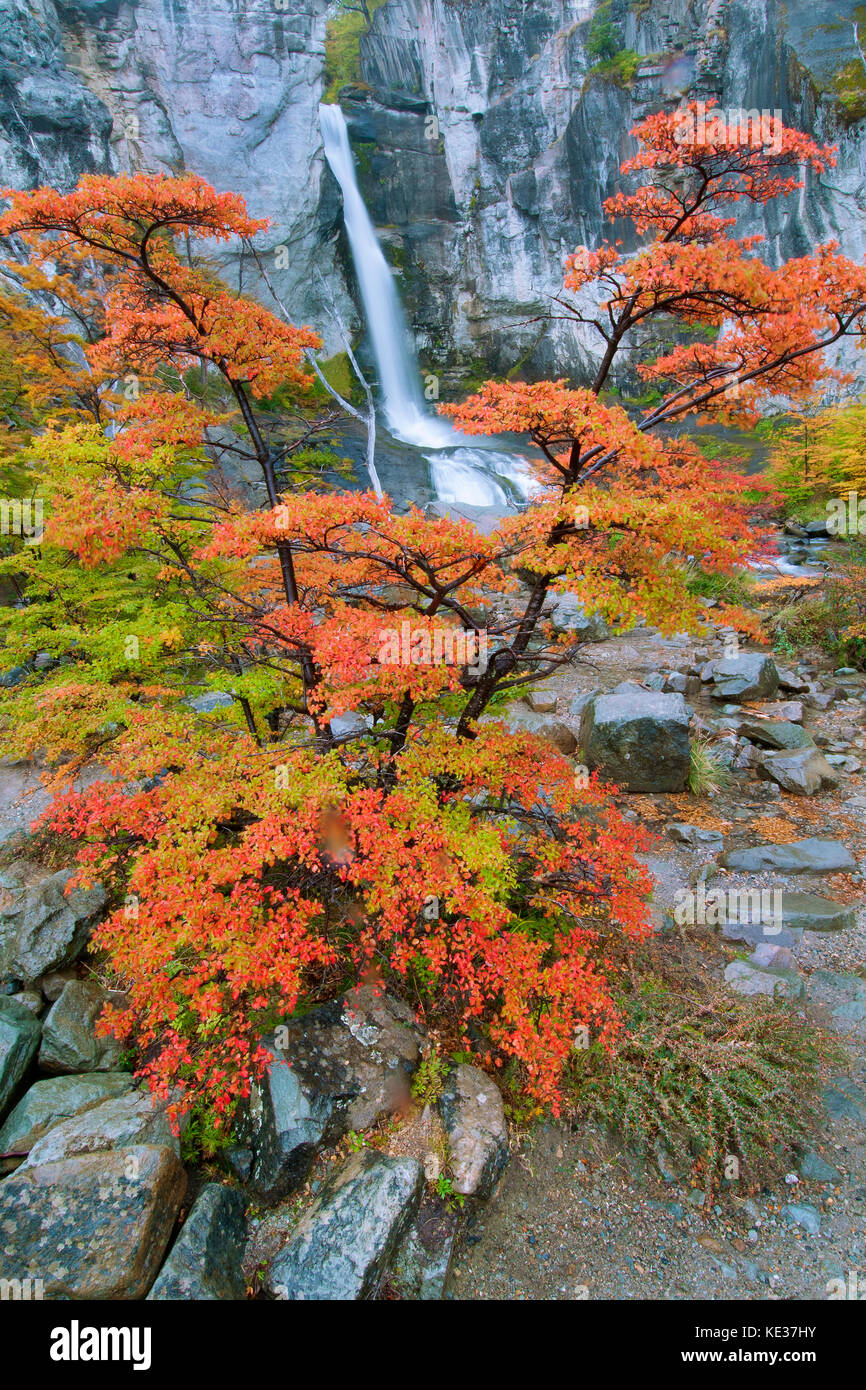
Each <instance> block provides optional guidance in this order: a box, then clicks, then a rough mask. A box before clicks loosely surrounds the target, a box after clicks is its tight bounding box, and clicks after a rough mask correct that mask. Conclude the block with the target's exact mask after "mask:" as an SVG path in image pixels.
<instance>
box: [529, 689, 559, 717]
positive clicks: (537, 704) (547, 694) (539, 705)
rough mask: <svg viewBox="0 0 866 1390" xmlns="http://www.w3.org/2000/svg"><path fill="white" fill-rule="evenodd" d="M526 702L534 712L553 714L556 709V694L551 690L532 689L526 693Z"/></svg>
mask: <svg viewBox="0 0 866 1390" xmlns="http://www.w3.org/2000/svg"><path fill="white" fill-rule="evenodd" d="M526 703H527V704H528V705H529V708H530V709H531V710H533V711H534V712H535V713H536V714H553V713H554V711H555V710H556V694H555V692H554V691H553V690H533V692H532V694H531V695H527V697H526Z"/></svg>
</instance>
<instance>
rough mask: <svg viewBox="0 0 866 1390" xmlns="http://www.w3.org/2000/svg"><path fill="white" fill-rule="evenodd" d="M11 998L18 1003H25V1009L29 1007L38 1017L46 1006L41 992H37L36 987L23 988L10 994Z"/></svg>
mask: <svg viewBox="0 0 866 1390" xmlns="http://www.w3.org/2000/svg"><path fill="white" fill-rule="evenodd" d="M9 998H10V999H14V1000H15V1002H16V1004H23V1006H24V1008H25V1009H29V1010H30V1012H31V1013H32V1014H36V1015H37V1017H38V1016H39V1014H41V1013H42V1010H43V1009H44V1008H45V1004H44V1001H43V999H42V995H41V994H37V992H36V990H35V989H22V990H21V991H20V992H19V993H18V994H10V996H9Z"/></svg>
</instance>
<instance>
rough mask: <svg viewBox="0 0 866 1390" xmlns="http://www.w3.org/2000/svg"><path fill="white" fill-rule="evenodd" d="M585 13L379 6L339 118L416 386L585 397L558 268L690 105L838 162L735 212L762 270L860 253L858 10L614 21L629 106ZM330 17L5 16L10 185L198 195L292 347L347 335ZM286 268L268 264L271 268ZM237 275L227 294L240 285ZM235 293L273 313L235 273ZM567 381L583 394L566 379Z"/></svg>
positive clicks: (646, 13) (416, 3)
mask: <svg viewBox="0 0 866 1390" xmlns="http://www.w3.org/2000/svg"><path fill="white" fill-rule="evenodd" d="M597 8H598V6H597V3H596V0H578V3H572V2H571V0H533V3H532V4H531V5H528V4H526V3H525V0H485V3H484V4H455V3H454V0H386V3H385V4H383V5H381V6H380V7H379V8H378V9H377V10H376V11H375V13H374V15H373V22H372V25H371V28H370V31H369V33H368V34H367V35H365V36H364V37H362V38H361V40H360V44H359V49H358V67H357V71H358V73H359V74H360V77H361V79H362V82H361V85H354V86H350V87H348V88H346V89H345V90H344V93H343V96H342V105H343V108H344V110H345V111H346V114H347V117H348V120H349V125H350V134H351V136H352V139H353V142H354V147H355V154H356V163H357V165H358V169H359V177H360V182H361V187H362V192H363V194H364V197H365V199H366V201H367V203H368V206H369V207H370V210H371V214H372V217H373V220H374V222H375V223H376V225H377V227H378V228H379V230H380V235H381V237H382V241H383V245H384V249H385V252H386V255H388V256H389V258H390V260H391V261H392V263H393V265H394V266H395V269H396V271H397V272H398V274H399V277H400V282H401V283H400V289H401V294H402V296H403V298H404V301H405V303H406V306H407V310H408V318H409V320H410V323H411V324H412V327H413V329H414V332H415V337H416V341H417V345H418V347H419V350H420V352H421V357H422V362H423V365H424V366H425V367H426V368H429V369H430V370H432V371H442V370H444V371H446V372H447V371H448V370H449V369H451V368H457V369H461V368H462V369H465V368H466V367H470V366H477V364H478V363H479V362H483V363H484V364H485V368H486V370H488V371H491V372H503V371H505V370H507V369H509V368H511V367H512V366H514V365H515V363H517V362H520V363H521V364H523V365H525V367H526V369H527V370H528V372H529V373H530V374H534V375H546V376H556V375H559V374H562V373H564V372H567V373H568V374H574V373H575V368H576V366H578V367H579V366H580V364H581V363H582V364H584V365H587V366H588V364H589V362H590V361H591V359H592V358H593V357H594V354H595V353H596V351H597V346H596V344H595V342H594V341H593V337H592V332H591V330H589V329H586V330H585V331H583V330H581V331H580V332H579V333H578V334H577V337H575V332H574V329H573V326H572V325H570V324H567V323H564V322H562V321H559V322H555V323H553V324H550V325H547V326H544V325H543V324H540V323H539V322H538V321H537V319H538V316H539V315H542V314H546V313H547V310H548V308H549V302H550V296H551V295H553V294H556V293H558V292H559V291H560V290H561V288H562V260H563V256H564V254H565V253H566V252H567V251H569V250H572V249H573V248H574V247H576V246H578V245H580V244H584V243H585V244H588V245H590V246H594V245H595V244H597V242H598V240H599V239H600V237H601V235H602V234H603V232H604V231H605V230H609V229H606V228H605V225H604V221H603V212H602V209H601V202H602V200H603V198H605V197H606V196H608V195H609V194H610V193H611V192H612V191H613V188H614V184H615V181H616V179H617V177H618V176H617V170H618V166H619V164H620V162H621V161H622V160H623V159H624V158H626V157H627V156H628V155H629V154H631V153H632V152H633V150H634V142H633V139H632V137H631V136H630V135H629V131H630V130H631V128H632V126H633V125H634V124H635V122H636V121H638V120H640V119H641V118H642V117H643V116H644V115H647V114H649V113H650V112H651V111H654V110H658V108H659V107H660V106H661V104H662V103H663V102H665V101H676V100H677V99H678V98H679V96H680V95H681V94H682V93H687V94H688V95H692V96H696V97H699V98H703V99H704V100H706V99H708V98H710V97H713V98H716V99H717V101H718V103H719V106H720V107H722V108H727V109H735V110H740V109H742V108H747V109H750V108H755V109H758V110H760V109H764V108H766V109H767V110H768V111H770V112H774V111H776V110H777V109H780V110H781V111H782V112H783V115H784V118H785V120H786V122H787V124H789V125H793V126H796V127H797V128H799V129H803V130H806V131H807V132H809V133H812V134H814V135H815V136H816V137H817V138H821V139H828V140H831V141H834V142H836V143H838V145H839V156H838V164H837V167H836V169H835V170H834V174H833V179H832V181H830V180H826V179H824V180H821V181H818V180H817V179H815V178H813V177H812V176H809V178H808V180H807V187H806V189H805V191H804V194H803V196H802V198H796V199H791V200H789V201H788V202H787V204H786V205H785V207H784V208H782V207H781V206H780V205H778V204H772V203H771V204H769V205H768V206H767V207H766V208H764V209H758V208H752V207H748V206H746V205H741V207H740V214H741V217H740V223H741V225H740V229H739V230H740V231H741V232H762V233H763V234H764V236H765V238H766V250H767V254H768V255H769V256H770V257H778V256H791V255H799V254H802V251H803V249H804V247H806V246H808V245H814V244H816V243H818V242H822V241H827V240H829V239H831V238H838V240H839V241H840V242H841V244H842V247H843V249H844V250H845V251H846V252H847V254H849V255H851V256H852V257H854V258H855V259H857V260H859V259H861V258H862V256H863V253H864V250H866V219H864V217H863V209H864V194H863V172H862V171H863V159H864V133H863V123H862V121H859V122H858V121H857V120H854V121H850V120H846V119H843V116H842V111H841V107H840V104H839V97H838V92H837V78H838V76H839V74H840V73H842V72H843V71H844V70H845V68H846V67H847V66H848V65H849V64H852V63H857V62H858V61H859V58H858V52H857V47H856V43H855V34H854V30H853V25H852V23H851V20H852V18H853V17H855V12H856V4H855V2H854V0H841V3H840V4H838V5H833V6H830V5H829V4H828V3H826V0H820V3H817V4H815V3H808V4H807V2H806V0H785V3H783V0H741V3H739V4H737V5H736V6H733V7H726V8H725V10H724V14H722V12H721V11H720V9H719V7H718V6H717V5H716V4H709V5H706V6H695V5H692V4H691V3H689V0H665V2H664V3H662V0H649V3H647V4H641V5H630V4H628V3H626V0H613V5H612V10H611V19H612V20H613V22H614V24H615V27H616V29H617V31H618V34H619V38H620V39H621V42H622V46H623V47H624V48H627V49H630V50H633V51H634V52H635V53H636V54H637V55H638V56H639V64H638V68H637V73H636V76H635V78H634V80H633V81H632V82H631V83H630V84H629V85H627V86H623V85H619V84H618V83H617V82H616V81H615V80H613V79H612V78H611V77H610V75H607V76H605V75H604V74H603V73H599V72H597V71H594V70H593V69H594V65H595V59H594V58H593V56H592V55H591V53H590V51H589V46H588V44H589V33H590V25H591V22H592V18H593V14H594V13H595V11H596V9H597ZM329 13H330V14H333V6H331V5H329V3H328V0H282V3H281V6H280V7H279V8H277V7H276V6H271V5H261V6H259V5H256V6H243V7H240V8H239V7H238V6H237V5H236V4H235V3H234V0H208V3H205V0H184V3H177V4H172V5H165V4H163V3H162V0H135V3H119V0H63V3H62V4H61V3H55V2H54V0H33V3H32V4H30V3H25V0H0V113H2V119H0V129H2V132H3V134H2V136H0V172H2V175H3V182H4V183H8V184H12V185H13V186H18V187H29V186H35V185H37V184H44V183H53V184H55V185H57V186H60V187H63V188H68V187H70V186H71V185H72V184H74V182H75V181H76V180H77V178H78V177H79V176H80V174H81V173H83V172H86V171H90V170H94V171H108V170H126V169H144V170H148V171H156V170H168V171H172V172H180V171H182V170H188V169H192V170H195V171H196V172H197V173H199V174H201V175H203V176H204V177H205V178H206V179H208V180H209V181H210V182H212V183H214V184H215V186H216V187H217V188H219V189H228V188H231V189H234V190H235V191H237V192H239V193H241V194H243V195H244V196H245V197H246V199H247V201H248V204H249V207H250V211H251V212H252V213H253V215H255V216H263V215H264V216H270V217H272V218H273V219H274V226H273V228H272V230H271V231H269V232H268V233H266V234H264V235H263V236H262V237H261V238H260V240H259V246H260V250H261V251H262V252H263V253H264V257H265V264H266V266H267V269H268V273H269V276H270V277H271V279H272V280H273V282H274V284H275V287H276V289H277V292H278V293H279V295H280V297H281V298H282V300H283V302H284V303H286V304H287V305H290V306H291V312H292V314H293V317H294V318H295V320H296V321H297V322H310V323H313V324H315V325H316V326H317V327H318V328H320V329H321V330H322V331H324V332H325V334H326V337H327V338H328V349H329V350H331V351H336V350H338V349H339V342H338V338H337V334H336V330H335V329H334V328H333V326H332V325H331V321H330V319H329V317H328V315H327V314H325V313H324V312H323V298H322V292H321V287H320V283H319V279H318V273H319V272H321V274H322V276H323V277H324V279H325V281H326V282H327V284H328V286H329V288H330V291H331V292H332V293H333V294H334V297H335V299H336V302H337V304H338V306H339V308H340V310H341V313H342V314H343V316H344V318H345V319H346V320H347V322H348V323H349V325H350V327H352V328H354V327H356V326H357V323H358V321H359V318H360V315H359V314H358V313H357V311H356V310H355V308H354V305H353V297H354V296H355V288H354V276H353V273H352V270H351V267H350V264H349V259H348V256H347V248H346V242H345V238H344V236H343V235H342V234H341V227H342V210H341V205H340V198H339V194H338V190H337V187H336V184H335V181H334V180H333V178H332V177H331V175H330V172H329V171H328V170H327V169H326V166H325V162H324V158H323V153H322V145H321V138H320V133H319V128H318V103H319V102H320V100H321V98H322V94H323V91H324V86H325V61H326V53H325V37H326V24H327V20H328V16H329ZM279 248H282V251H280V249H279ZM227 269H228V271H229V273H230V275H231V276H233V277H235V278H236V277H237V274H238V270H239V267H238V265H237V263H232V262H229V264H228V266H227ZM244 287H245V289H247V290H249V291H251V292H252V293H254V294H255V293H258V294H261V295H262V296H263V297H267V291H266V289H265V288H264V286H263V284H262V282H261V281H260V279H259V278H258V273H257V272H256V270H255V269H254V267H252V266H251V265H250V264H249V262H248V263H247V265H246V267H245V270H244ZM578 374H579V373H578Z"/></svg>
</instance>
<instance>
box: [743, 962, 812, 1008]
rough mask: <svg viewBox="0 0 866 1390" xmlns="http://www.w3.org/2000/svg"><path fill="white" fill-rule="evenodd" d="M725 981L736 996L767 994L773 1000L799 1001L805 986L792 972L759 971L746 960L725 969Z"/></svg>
mask: <svg viewBox="0 0 866 1390" xmlns="http://www.w3.org/2000/svg"><path fill="white" fill-rule="evenodd" d="M725 980H726V981H727V983H728V984H729V985H730V987H731V989H732V990H733V991H734V993H735V994H745V995H754V994H766V995H769V997H770V998H771V999H774V998H782V999H799V998H800V997H801V995H803V994H804V993H805V988H806V987H805V985H804V984H803V981H802V980H801V979H800V976H799V975H797V974H796V973H795V972H794V971H792V970H784V971H779V970H759V969H758V968H757V966H754V965H749V963H748V961H745V960H733V961H731V963H730V965H728V966H726V967H725Z"/></svg>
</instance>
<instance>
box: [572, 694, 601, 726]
mask: <svg viewBox="0 0 866 1390" xmlns="http://www.w3.org/2000/svg"><path fill="white" fill-rule="evenodd" d="M597 694H598V690H597V689H595V690H587V691H585V692H584V693H583V694H582V695H575V697H574V699H573V700H572V701H571V702H570V704H569V706H568V713H569V716H570V717H571V718H572V719H578V720H579V719H580V717H581V715H582V714H583V711H584V710H585V709H586V707H587V705H588V704H589V702H590V700H594V699H595V697H596V695H597Z"/></svg>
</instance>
